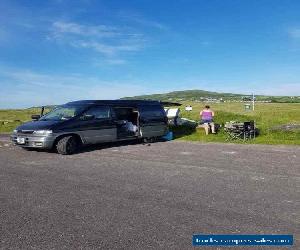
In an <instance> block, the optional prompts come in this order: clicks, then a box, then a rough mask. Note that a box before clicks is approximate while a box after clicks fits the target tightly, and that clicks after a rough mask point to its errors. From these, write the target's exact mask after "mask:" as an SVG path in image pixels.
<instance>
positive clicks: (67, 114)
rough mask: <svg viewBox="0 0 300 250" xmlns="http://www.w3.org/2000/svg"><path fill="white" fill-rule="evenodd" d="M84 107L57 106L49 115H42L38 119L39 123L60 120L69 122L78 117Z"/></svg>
mask: <svg viewBox="0 0 300 250" xmlns="http://www.w3.org/2000/svg"><path fill="white" fill-rule="evenodd" d="M85 108H86V106H79V105H76V106H69V105H65V106H59V107H57V108H55V109H54V110H52V111H50V112H49V113H47V114H45V115H43V116H42V117H41V118H40V121H61V120H69V119H71V118H73V117H75V116H77V115H79V114H80V113H81V112H82V111H83V110H84V109H85Z"/></svg>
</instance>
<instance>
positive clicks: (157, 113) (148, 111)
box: [140, 105, 165, 118]
mask: <svg viewBox="0 0 300 250" xmlns="http://www.w3.org/2000/svg"><path fill="white" fill-rule="evenodd" d="M140 110H141V116H142V117H151V118H156V117H159V118H161V117H164V116H165V112H164V110H163V109H162V108H161V107H160V106H150V105H149V106H142V107H141V108H140Z"/></svg>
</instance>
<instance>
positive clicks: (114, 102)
mask: <svg viewBox="0 0 300 250" xmlns="http://www.w3.org/2000/svg"><path fill="white" fill-rule="evenodd" d="M67 104H68V105H69V104H70V105H74V104H75V105H79V104H106V105H160V102H159V101H153V100H80V101H74V102H68V103H67Z"/></svg>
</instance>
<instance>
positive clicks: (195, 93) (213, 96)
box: [122, 90, 300, 103]
mask: <svg viewBox="0 0 300 250" xmlns="http://www.w3.org/2000/svg"><path fill="white" fill-rule="evenodd" d="M251 98H252V96H250V95H245V94H233V93H218V92H211V91H205V90H184V91H173V92H169V93H165V94H152V95H141V96H132V97H124V98H122V99H127V100H130V99H141V100H148V99H151V100H161V101H199V102H200V101H204V102H207V101H208V102H222V101H232V102H236V101H250V100H251ZM255 98H256V101H264V102H288V103H294V102H300V96H292V97H291V96H264V95H257V96H255Z"/></svg>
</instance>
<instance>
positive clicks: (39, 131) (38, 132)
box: [33, 130, 52, 135]
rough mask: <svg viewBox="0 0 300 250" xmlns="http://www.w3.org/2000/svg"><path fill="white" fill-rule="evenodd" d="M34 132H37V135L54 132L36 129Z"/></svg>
mask: <svg viewBox="0 0 300 250" xmlns="http://www.w3.org/2000/svg"><path fill="white" fill-rule="evenodd" d="M33 134H36V135H50V134H52V130H35V131H33Z"/></svg>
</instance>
